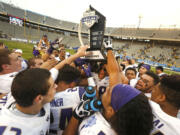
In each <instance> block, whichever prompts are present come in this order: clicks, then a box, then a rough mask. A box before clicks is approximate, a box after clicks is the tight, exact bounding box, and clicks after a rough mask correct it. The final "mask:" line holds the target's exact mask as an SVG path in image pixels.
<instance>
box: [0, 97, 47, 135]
mask: <svg viewBox="0 0 180 135" xmlns="http://www.w3.org/2000/svg"><path fill="white" fill-rule="evenodd" d="M13 100H14V99H12V97H11V98H10V99H8V101H7V104H5V105H4V106H3V107H2V110H1V113H0V135H46V133H48V130H49V125H50V104H49V103H48V104H46V105H44V107H43V108H42V109H41V112H40V113H39V114H37V115H27V114H24V113H22V112H20V111H19V110H17V109H16V107H15V105H16V103H15V101H13ZM10 101H13V102H11V104H10Z"/></svg>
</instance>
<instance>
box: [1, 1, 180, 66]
mask: <svg viewBox="0 0 180 135" xmlns="http://www.w3.org/2000/svg"><path fill="white" fill-rule="evenodd" d="M0 13H1V14H2V16H1V17H0V24H1V25H0V31H1V33H5V34H7V35H8V37H9V38H21V39H27V40H34V41H39V39H40V38H41V36H42V35H43V34H46V35H48V38H49V39H50V40H51V41H53V40H54V39H56V38H59V37H63V41H62V43H63V44H65V45H67V46H71V47H77V46H79V45H80V43H79V39H78V34H77V31H78V26H79V24H77V23H73V22H68V21H64V20H59V19H55V18H52V17H49V16H45V15H41V14H38V13H34V12H32V11H28V10H23V9H20V8H18V7H15V6H12V5H8V4H6V3H3V2H0ZM7 14H9V15H11V16H15V17H19V18H26V21H29V22H26V23H24V25H23V26H18V25H14V24H10V23H9V18H8V17H6V16H3V15H7ZM82 32H83V33H85V34H86V35H85V37H83V41H84V43H87V40H88V38H87V33H88V28H87V27H86V26H85V25H83V26H82ZM105 35H106V36H110V37H112V38H113V47H114V48H115V49H116V50H118V52H120V53H121V55H122V56H123V55H126V56H128V57H133V58H136V59H138V60H139V61H142V60H143V61H145V60H146V62H150V64H152V65H158V64H163V65H164V66H165V67H172V66H175V67H180V46H179V45H177V43H179V42H180V29H167V28H166V29H162V28H156V29H155V28H125V27H124V28H110V27H107V28H106V29H105ZM159 41H163V42H165V44H164V43H159ZM166 42H168V45H167V43H166ZM174 43H176V44H175V45H174Z"/></svg>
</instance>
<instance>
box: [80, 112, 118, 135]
mask: <svg viewBox="0 0 180 135" xmlns="http://www.w3.org/2000/svg"><path fill="white" fill-rule="evenodd" d="M78 132H79V135H116V133H115V131H114V130H113V129H112V128H111V126H110V124H109V123H108V122H107V121H106V120H105V118H104V117H103V116H102V114H101V113H100V112H96V113H95V114H93V115H91V116H90V117H88V118H86V119H84V120H83V121H82V122H81V124H80V126H79V131H78Z"/></svg>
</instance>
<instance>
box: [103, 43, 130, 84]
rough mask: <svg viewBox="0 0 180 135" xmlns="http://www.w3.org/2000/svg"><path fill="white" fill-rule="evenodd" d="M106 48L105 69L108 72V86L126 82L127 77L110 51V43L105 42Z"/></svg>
mask: <svg viewBox="0 0 180 135" xmlns="http://www.w3.org/2000/svg"><path fill="white" fill-rule="evenodd" d="M104 45H105V48H107V71H108V73H109V86H110V87H112V86H114V85H116V84H118V83H128V80H127V78H126V77H125V76H124V74H123V73H122V70H121V69H120V68H119V65H118V63H117V61H116V59H115V57H114V54H113V51H112V44H111V43H110V42H108V43H105V44H104Z"/></svg>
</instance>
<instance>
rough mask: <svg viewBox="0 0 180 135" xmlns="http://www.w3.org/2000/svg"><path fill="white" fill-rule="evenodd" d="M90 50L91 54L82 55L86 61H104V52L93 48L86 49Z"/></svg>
mask: <svg viewBox="0 0 180 135" xmlns="http://www.w3.org/2000/svg"><path fill="white" fill-rule="evenodd" d="M88 52H91V55H88V56H85V57H83V59H85V60H86V61H106V60H107V59H106V55H105V53H104V52H102V51H100V50H93V51H88Z"/></svg>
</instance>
